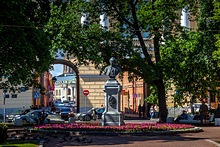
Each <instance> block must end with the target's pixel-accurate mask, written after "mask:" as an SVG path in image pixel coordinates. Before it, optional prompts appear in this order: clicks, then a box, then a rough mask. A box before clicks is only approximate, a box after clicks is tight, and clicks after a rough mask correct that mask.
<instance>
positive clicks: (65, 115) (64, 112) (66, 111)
mask: <svg viewBox="0 0 220 147" xmlns="http://www.w3.org/2000/svg"><path fill="white" fill-rule="evenodd" d="M60 116H61V119H64V120H68V119H69V117H74V113H73V111H72V110H71V108H69V107H61V108H60Z"/></svg>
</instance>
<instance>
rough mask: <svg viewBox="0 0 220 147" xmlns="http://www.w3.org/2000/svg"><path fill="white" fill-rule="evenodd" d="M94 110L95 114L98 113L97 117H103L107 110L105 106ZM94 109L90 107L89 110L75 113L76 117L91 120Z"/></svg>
mask: <svg viewBox="0 0 220 147" xmlns="http://www.w3.org/2000/svg"><path fill="white" fill-rule="evenodd" d="M94 110H95V114H96V115H97V118H98V119H101V118H102V113H103V112H104V111H105V108H94ZM92 111H93V109H90V110H89V111H87V112H82V113H77V114H76V115H75V118H76V119H77V120H80V121H90V120H91V119H92Z"/></svg>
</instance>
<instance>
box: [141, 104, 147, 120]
mask: <svg viewBox="0 0 220 147" xmlns="http://www.w3.org/2000/svg"><path fill="white" fill-rule="evenodd" d="M145 111H146V106H145V103H144V104H143V106H142V114H143V117H145Z"/></svg>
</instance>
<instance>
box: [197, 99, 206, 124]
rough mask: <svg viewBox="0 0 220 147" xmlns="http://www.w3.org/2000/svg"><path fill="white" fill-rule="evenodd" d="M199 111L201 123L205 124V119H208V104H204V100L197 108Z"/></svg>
mask: <svg viewBox="0 0 220 147" xmlns="http://www.w3.org/2000/svg"><path fill="white" fill-rule="evenodd" d="M199 112H200V116H201V117H200V118H201V124H202V125H205V124H207V123H208V122H207V119H208V106H207V105H206V104H205V102H204V101H202V105H201V106H200V108H199Z"/></svg>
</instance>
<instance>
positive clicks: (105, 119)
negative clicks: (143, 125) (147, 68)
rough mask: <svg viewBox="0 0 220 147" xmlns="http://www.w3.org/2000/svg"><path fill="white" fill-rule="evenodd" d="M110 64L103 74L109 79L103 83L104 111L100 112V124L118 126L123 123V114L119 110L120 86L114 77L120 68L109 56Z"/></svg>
mask: <svg viewBox="0 0 220 147" xmlns="http://www.w3.org/2000/svg"><path fill="white" fill-rule="evenodd" d="M109 62H110V65H109V66H107V67H106V68H105V70H104V74H105V75H107V76H109V78H110V79H109V80H108V81H107V82H106V84H105V85H104V89H103V91H104V92H105V111H104V112H103V113H102V125H104V126H120V125H124V124H125V123H124V119H123V114H122V113H121V111H120V106H121V105H120V92H121V89H122V86H121V85H120V84H119V83H118V81H117V80H116V79H115V77H116V76H117V75H118V73H120V72H121V68H120V67H118V66H117V64H116V62H117V60H116V59H115V58H114V57H111V59H110V60H109Z"/></svg>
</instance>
